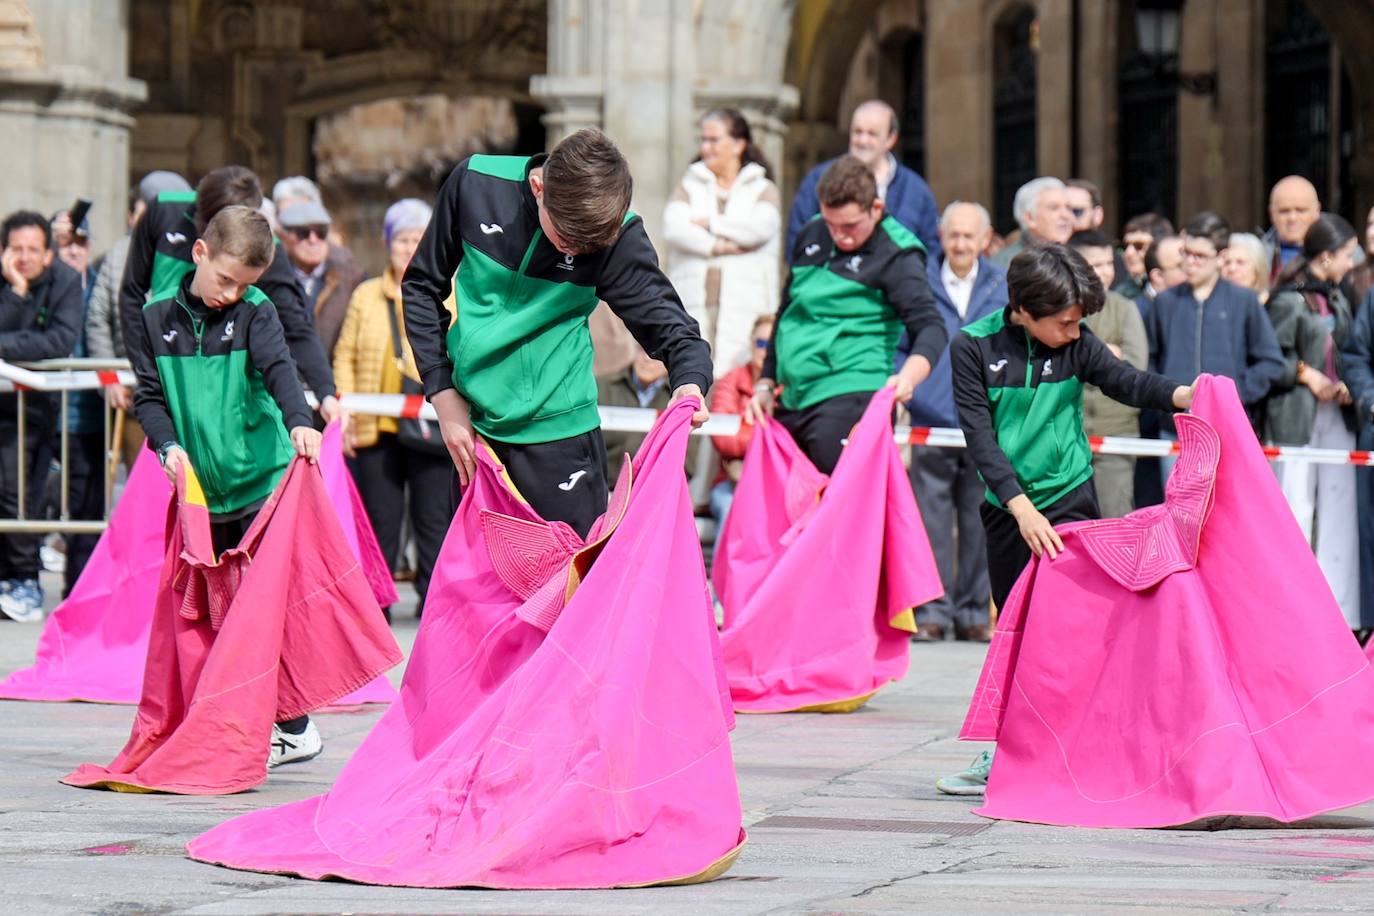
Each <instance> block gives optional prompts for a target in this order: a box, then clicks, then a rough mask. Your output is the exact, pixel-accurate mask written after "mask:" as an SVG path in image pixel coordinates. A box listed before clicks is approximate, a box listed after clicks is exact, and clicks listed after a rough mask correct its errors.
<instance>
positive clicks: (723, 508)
mask: <svg viewBox="0 0 1374 916" xmlns="http://www.w3.org/2000/svg"><path fill="white" fill-rule="evenodd" d="M709 501H710V506H711V517H712V518H713V519H715V520H716V531H717V537H719V532H720V530H721V529H723V528H724V527H725V516H726V515H727V514H728V513H729V512H730V504H731V503H732V502H734V501H735V482H734V481H733V480H722V481H721V482H720V483H718V484H716V485H715V486H714V487H712V488H711V496H710V500H709Z"/></svg>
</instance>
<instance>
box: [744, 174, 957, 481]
mask: <svg viewBox="0 0 1374 916" xmlns="http://www.w3.org/2000/svg"><path fill="white" fill-rule="evenodd" d="M816 195H817V197H818V198H819V200H820V205H821V213H820V216H819V217H818V218H815V219H812V220H811V221H810V222H808V223H807V224H806V225H805V226H804V227H803V228H802V231H801V232H800V233H798V234H797V239H796V241H795V243H794V244H793V248H792V257H791V262H792V267H791V273H790V275H789V277H788V281H787V287H786V289H785V290H784V291H783V299H782V304H781V306H780V307H779V309H778V317H777V322H776V323H775V324H774V329H773V338H772V341H771V342H770V345H769V348H768V356H767V358H766V359H765V361H764V364H763V370H762V372H761V373H760V374H759V380H758V382H757V383H756V384H755V388H754V398H753V400H752V401H751V402H750V406H749V410H750V414H751V416H753V417H754V418H755V419H761V418H762V417H763V416H764V415H765V414H772V413H774V409H775V397H774V391H775V387H776V388H777V390H778V393H779V395H780V402H781V403H780V404H777V405H776V416H777V418H778V422H779V423H781V424H782V425H783V426H785V427H787V430H788V432H790V433H791V434H792V438H793V439H795V440H796V442H797V445H798V446H799V447H800V448H801V450H802V451H803V452H804V453H805V454H806V456H807V457H808V458H810V459H811V462H812V464H814V465H815V466H816V467H817V468H818V469H819V470H821V471H823V472H825V473H827V474H829V473H831V472H832V471H834V470H835V465H836V463H837V462H838V461H839V459H840V452H841V451H842V450H843V448H844V442H845V441H846V440H847V439H848V437H849V432H850V430H852V429H853V428H854V424H855V423H857V422H858V421H859V417H861V416H862V415H863V412H864V410H865V408H867V407H868V402H869V401H870V400H871V399H872V397H873V392H875V391H877V390H878V389H879V388H882V387H883V386H885V385H890V386H894V387H896V389H897V400H898V401H906V400H908V399H909V398H910V397H911V392H912V390H913V389H914V388H915V387H916V386H917V385H919V384H920V383H921V382H923V381H925V379H926V377H927V376H929V375H930V370H931V368H932V367H933V366H934V365H935V362H936V360H938V359H939V358H940V354H941V352H942V351H943V350H944V348H945V344H946V343H947V342H948V341H949V333H948V331H946V330H945V322H944V319H943V318H941V317H940V313H939V311H938V310H937V308H936V306H935V299H934V298H933V297H932V296H931V293H930V286H929V283H928V282H927V279H926V250H925V246H923V245H922V244H921V242H920V240H919V239H917V238H916V236H915V235H914V234H912V233H911V231H910V230H908V229H907V228H906V227H905V226H903V225H902V224H901V223H899V222H897V221H896V220H895V219H893V218H892V217H890V216H884V215H883V202H882V201H881V200H880V199H879V198H878V187H877V184H876V183H875V181H874V179H873V173H872V172H870V171H869V170H868V168H867V167H866V166H865V165H864V164H863V163H862V162H860V161H859V160H858V159H855V158H854V157H853V156H842V157H841V158H839V159H837V160H835V164H834V165H832V166H830V168H828V169H827V170H826V172H825V174H824V175H823V176H822V177H821V180H820V183H819V184H818V185H817V186H816ZM903 328H905V329H906V331H907V333H908V334H909V335H910V339H911V341H912V344H911V355H910V356H909V357H908V358H907V359H906V360H905V361H904V362H903V363H902V368H901V369H900V370H899V371H898V372H897V374H896V375H893V374H892V365H893V359H894V356H895V354H896V350H897V341H898V339H899V338H900V337H901V334H902V329H903Z"/></svg>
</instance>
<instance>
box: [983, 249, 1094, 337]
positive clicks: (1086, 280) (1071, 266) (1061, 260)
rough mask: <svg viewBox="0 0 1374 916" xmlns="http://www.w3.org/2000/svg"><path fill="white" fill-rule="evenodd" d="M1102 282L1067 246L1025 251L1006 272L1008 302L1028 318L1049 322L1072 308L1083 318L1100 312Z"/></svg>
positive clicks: (1076, 253) (1014, 259) (1081, 258)
mask: <svg viewBox="0 0 1374 916" xmlns="http://www.w3.org/2000/svg"><path fill="white" fill-rule="evenodd" d="M1106 295H1107V294H1106V291H1105V290H1103V289H1102V281H1101V280H1099V279H1098V278H1097V272H1096V271H1094V270H1093V269H1092V268H1091V267H1089V266H1088V262H1087V261H1085V260H1084V259H1083V256H1082V255H1081V254H1079V253H1078V252H1077V251H1075V250H1074V249H1072V248H1070V247H1069V246H1067V245H1059V244H1049V245H1035V246H1032V247H1030V248H1026V249H1025V250H1023V251H1022V252H1021V253H1020V254H1018V255H1017V256H1016V257H1015V258H1013V259H1012V262H1011V265H1010V266H1009V267H1008V268H1007V299H1008V301H1009V303H1010V305H1011V307H1012V309H1019V310H1021V311H1022V312H1025V313H1026V314H1027V315H1029V316H1030V317H1031V318H1034V319H1040V318H1048V317H1049V316H1051V315H1057V314H1059V313H1060V312H1062V311H1064V310H1065V309H1068V308H1073V307H1074V306H1075V305H1081V306H1082V307H1083V317H1084V318H1086V317H1087V316H1089V315H1095V314H1097V313H1098V312H1100V311H1102V303H1103V301H1104V300H1105V299H1106Z"/></svg>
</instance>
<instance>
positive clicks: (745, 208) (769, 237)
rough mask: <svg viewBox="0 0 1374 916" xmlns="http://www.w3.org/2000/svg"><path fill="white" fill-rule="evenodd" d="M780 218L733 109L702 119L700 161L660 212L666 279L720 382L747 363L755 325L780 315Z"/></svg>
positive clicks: (765, 170)
mask: <svg viewBox="0 0 1374 916" xmlns="http://www.w3.org/2000/svg"><path fill="white" fill-rule="evenodd" d="M781 228H782V210H781V206H780V198H779V194H778V188H777V185H775V184H773V180H772V169H771V168H769V166H768V162H767V160H766V159H764V157H763V154H762V153H761V152H759V149H758V147H756V146H755V145H754V141H753V137H752V135H751V134H750V131H749V122H748V121H746V120H745V119H744V116H743V115H741V114H740V113H739V112H738V111H736V110H734V109H733V108H718V109H715V110H713V111H709V112H707V113H706V114H705V115H704V116H703V117H702V119H701V147H700V156H699V157H698V159H697V160H696V161H695V162H693V163H692V165H691V166H690V167H689V168H688V169H687V174H686V175H684V176H683V178H682V183H681V184H680V185H678V187H677V190H676V191H674V192H673V195H672V197H670V198H669V200H668V205H667V207H665V208H664V211H663V237H664V241H665V242H666V243H667V246H668V278H669V279H670V280H672V282H673V286H674V287H676V289H677V292H678V295H679V296H681V297H682V302H683V305H685V306H686V307H687V311H688V312H689V313H691V315H692V317H693V318H695V319H696V320H697V323H698V324H699V325H701V336H702V337H704V338H706V340H707V341H708V342H709V343H710V344H711V352H712V359H713V361H714V363H715V376H716V378H720V377H721V376H723V375H725V374H726V373H727V372H729V371H730V370H731V369H734V368H736V367H737V366H742V365H744V364H745V363H747V362H749V358H750V356H751V355H752V354H753V340H752V339H751V336H750V335H751V334H752V329H753V327H754V321H755V320H756V319H757V318H758V317H759V316H760V315H771V314H773V313H774V312H776V311H777V309H778V263H779V232H780V230H781Z"/></svg>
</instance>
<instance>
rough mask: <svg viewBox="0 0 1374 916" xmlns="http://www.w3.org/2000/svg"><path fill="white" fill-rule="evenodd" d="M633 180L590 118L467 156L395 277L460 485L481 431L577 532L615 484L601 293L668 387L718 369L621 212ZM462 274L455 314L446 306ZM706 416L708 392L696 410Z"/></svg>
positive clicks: (681, 388)
mask: <svg viewBox="0 0 1374 916" xmlns="http://www.w3.org/2000/svg"><path fill="white" fill-rule="evenodd" d="M631 190H632V180H631V178H630V170H629V166H628V165H627V164H626V162H625V158H624V157H623V156H622V155H621V154H620V151H619V150H618V149H616V147H615V145H614V144H613V143H611V141H610V140H609V139H607V138H606V136H605V135H604V134H602V133H601V132H600V131H597V130H593V129H587V130H580V131H578V132H577V133H575V134H573V135H572V136H570V137H568V138H566V139H564V140H563V141H562V142H560V143H559V144H558V145H557V146H556V147H554V149H553V151H552V152H550V153H548V154H547V155H541V156H534V157H522V156H471V157H469V158H468V159H465V160H463V161H462V162H461V163H459V164H458V166H457V168H455V169H454V170H453V172H452V174H450V175H449V177H448V180H447V181H445V182H444V186H443V188H442V189H441V190H440V191H439V197H438V200H437V201H436V202H435V204H434V215H433V217H432V218H431V219H430V223H429V227H428V228H427V229H426V230H425V234H424V238H422V239H421V240H420V247H419V249H418V250H416V252H415V257H414V258H413V259H412V260H411V262H410V267H409V268H408V269H407V270H406V274H405V278H404V279H403V280H402V282H401V297H402V301H403V307H404V309H405V326H406V334H407V336H409V338H410V344H411V348H412V349H413V350H414V352H415V362H416V364H417V366H418V368H419V370H420V376H421V378H422V380H423V382H424V386H425V395H426V396H427V397H428V398H429V400H430V402H431V403H432V404H433V405H434V410H435V412H436V413H438V415H439V428H440V430H441V432H442V434H443V438H444V444H445V445H446V446H447V447H448V450H449V453H450V455H451V456H452V458H453V463H454V465H455V467H456V468H457V478H458V484H459V485H460V486H466V485H467V483H468V481H469V480H470V479H471V477H472V474H473V472H474V471H475V467H476V466H475V461H476V457H475V456H476V453H475V451H474V449H475V437H474V433H480V434H481V436H482V438H483V439H484V440H485V441H486V442H487V444H488V445H490V446H491V448H492V451H494V452H495V453H496V455H497V457H498V458H499V459H500V461H501V463H502V464H503V465H504V466H505V469H506V472H507V473H508V474H509V475H510V477H511V480H512V481H513V482H514V483H515V486H516V489H518V490H519V492H520V494H521V495H522V496H523V497H524V498H525V499H526V500H527V501H528V502H529V504H530V505H531V506H532V507H533V508H534V510H535V511H536V512H538V513H539V515H540V516H542V517H543V518H544V519H546V520H548V521H555V520H557V521H563V522H566V523H568V524H569V525H571V526H572V528H573V529H574V530H576V531H577V532H578V533H579V534H580V535H583V536H585V535H586V533H587V530H588V529H589V528H590V527H591V525H592V523H593V522H594V521H595V520H596V518H597V517H598V516H599V515H601V514H602V513H603V512H604V511H605V510H606V501H607V496H608V486H607V481H606V471H605V468H606V463H607V462H606V446H605V442H604V440H603V439H602V438H601V429H600V418H599V415H598V412H597V404H596V379H595V377H594V376H593V375H592V340H591V333H590V332H589V331H588V329H587V317H588V316H589V315H590V314H591V313H592V310H593V309H594V308H595V307H596V304H597V301H598V300H602V301H605V302H606V304H607V305H609V306H610V307H611V309H612V310H613V311H614V312H615V313H616V314H617V315H618V316H619V317H620V319H621V320H622V321H624V322H625V325H626V326H627V327H628V328H629V330H630V333H631V334H633V335H634V337H635V339H636V340H638V341H639V343H640V345H641V346H642V347H643V348H644V350H645V352H646V353H648V354H649V356H651V357H653V358H654V359H657V360H660V361H662V362H663V363H664V364H666V365H667V367H668V375H669V382H668V385H669V390H670V391H672V401H677V400H679V399H681V398H684V397H696V398H698V399H703V400H704V394H705V391H706V389H707V388H708V387H710V384H711V353H710V348H709V347H708V346H707V344H706V342H705V341H704V340H702V339H701V335H700V333H699V331H698V329H697V324H696V322H695V321H693V320H692V319H691V318H690V317H689V316H688V315H687V311H686V309H684V308H683V306H682V301H681V300H680V299H679V298H678V296H677V293H676V292H675V291H674V290H673V287H672V284H671V283H669V282H668V279H667V277H665V276H664V275H663V272H662V271H661V270H659V267H658V258H657V256H656V255H655V253H654V249H653V245H652V244H651V243H650V242H649V236H648V234H647V233H646V232H645V230H644V223H643V221H642V220H641V219H640V218H639V217H638V216H636V215H635V214H633V213H631V212H629V206H630V195H631ZM455 287H456V292H457V302H458V308H457V320H456V321H455V320H451V316H450V312H449V310H448V309H447V308H446V307H445V306H444V300H445V299H447V298H448V296H449V293H450V291H452V290H454V288H455ZM670 403H672V402H670ZM707 416H708V414H707V411H706V408H705V407H704V406H703V407H702V408H701V409H700V410H698V411H697V413H696V414H695V415H694V416H693V423H694V424H695V425H700V424H701V423H704V422H705V421H706V419H707ZM616 457H617V458H618V457H619V456H616Z"/></svg>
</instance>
